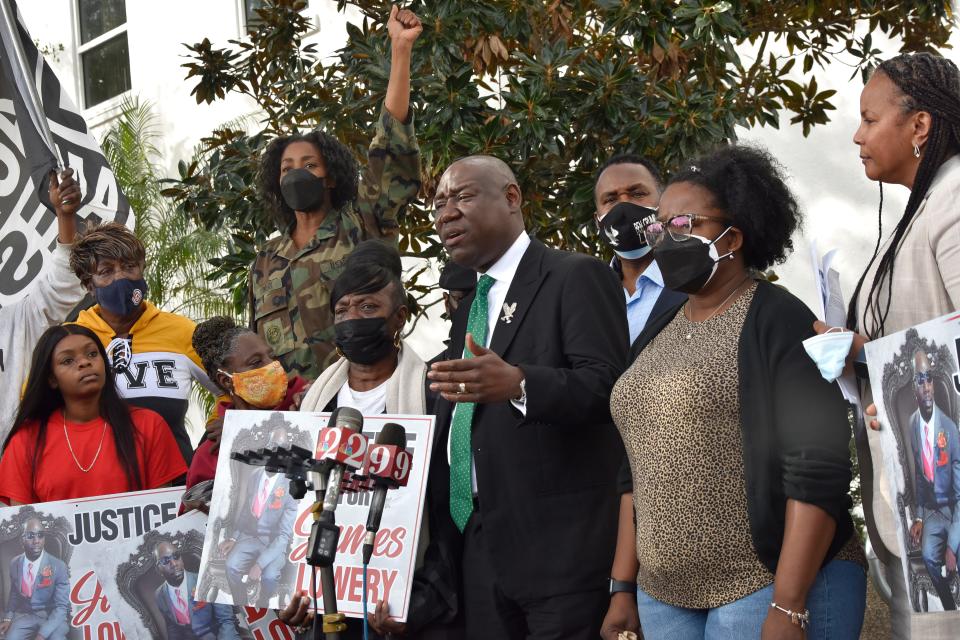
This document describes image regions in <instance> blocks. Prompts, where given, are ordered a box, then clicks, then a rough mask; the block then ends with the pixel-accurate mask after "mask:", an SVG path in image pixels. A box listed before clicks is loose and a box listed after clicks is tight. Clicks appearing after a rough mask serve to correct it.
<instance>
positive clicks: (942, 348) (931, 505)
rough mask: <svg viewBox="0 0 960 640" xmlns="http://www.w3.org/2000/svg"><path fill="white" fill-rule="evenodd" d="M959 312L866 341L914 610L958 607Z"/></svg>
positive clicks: (959, 484) (885, 460)
mask: <svg viewBox="0 0 960 640" xmlns="http://www.w3.org/2000/svg"><path fill="white" fill-rule="evenodd" d="M958 349H960V315H958V314H950V315H947V316H943V317H941V318H937V319H935V320H931V321H929V322H925V323H923V324H921V325H918V326H916V327H913V328H910V329H907V330H906V331H901V332H899V333H895V334H893V335H890V336H886V337H884V338H881V339H878V340H874V341H872V342H869V343H867V346H866V353H867V365H868V368H869V371H870V385H871V387H872V390H873V399H874V402H875V404H876V405H877V412H878V419H879V421H880V423H881V425H882V426H881V429H880V432H879V436H880V443H881V449H882V451H883V465H884V475H885V477H886V484H887V486H886V487H882V488H881V490H885V491H887V492H888V495H889V496H890V498H891V499H890V500H889V502H890V504H892V505H893V510H894V513H893V514H892V515H893V520H894V521H895V522H896V526H897V540H898V543H899V544H898V546H899V556H900V560H901V562H902V563H903V574H904V578H905V580H906V588H907V593H908V594H910V601H911V605H912V607H913V610H914V611H917V612H926V611H943V610H945V609H954V608H956V607H957V606H958V605H960V579H958V577H957V570H956V567H957V561H956V556H957V553H958V551H960V514H958V513H957V509H960V502H958V501H960V434H958V432H957V421H958V409H960V402H958V399H960V374H958V367H957V351H958Z"/></svg>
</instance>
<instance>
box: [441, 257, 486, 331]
mask: <svg viewBox="0 0 960 640" xmlns="http://www.w3.org/2000/svg"><path fill="white" fill-rule="evenodd" d="M437 284H438V285H440V288H441V289H443V314H442V315H441V316H440V317H441V318H443V319H444V320H446V321H447V322H449V321H451V320H452V319H453V314H454V313H456V312H457V309H458V308H460V302H461V301H462V300H463V299H464V298H466V297H467V296H468V295H470V292H471V291H473V289H474V287H476V286H477V272H476V271H474V270H473V269H467V268H466V267H461V266H460V265H458V264H457V263H456V262H453V261H452V260H451V261H448V262H447V264H445V265H443V269H441V270H440V279H439V280H438V281H437Z"/></svg>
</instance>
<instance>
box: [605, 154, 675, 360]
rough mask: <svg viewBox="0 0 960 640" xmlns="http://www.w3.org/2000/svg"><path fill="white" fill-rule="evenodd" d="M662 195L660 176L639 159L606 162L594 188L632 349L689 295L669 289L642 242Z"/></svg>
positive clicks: (630, 157)
mask: <svg viewBox="0 0 960 640" xmlns="http://www.w3.org/2000/svg"><path fill="white" fill-rule="evenodd" d="M660 191H661V184H660V172H659V171H657V168H656V167H655V166H654V165H653V163H652V162H650V161H649V160H647V159H646V158H644V157H643V156H638V155H634V154H621V155H616V156H613V157H612V158H610V159H609V160H607V162H606V164H604V165H603V166H602V167H600V171H598V172H597V178H596V182H595V183H594V187H593V198H594V203H595V205H596V207H597V209H596V212H595V213H594V218H595V219H596V222H597V228H598V229H599V232H600V239H601V240H603V241H604V242H605V243H607V244H608V245H610V248H611V249H613V252H614V254H615V255H614V257H613V260H611V261H610V267H611V268H613V270H614V271H615V272H616V273H617V276H619V278H620V281H621V282H622V283H623V294H624V296H626V300H627V323H628V324H629V326H630V343H631V344H632V343H633V341H634V340H636V339H637V336H639V335H640V332H641V331H642V330H643V328H644V327H645V326H646V325H647V322H648V321H649V320H651V319H652V318H656V317H657V316H658V315H660V314H661V313H663V312H664V311H666V310H667V309H669V308H670V307H673V306H674V305H676V304H678V303H680V302H682V301H683V300H686V295H684V294H682V293H678V292H676V291H671V290H669V289H666V288H664V286H663V276H661V275H660V268H659V267H657V263H656V261H654V259H653V254H652V253H650V246H649V245H648V244H647V241H646V239H645V238H644V237H643V227H644V226H646V225H647V224H648V223H650V222H653V221H654V219H656V217H657V211H656V209H657V205H658V203H659V202H660Z"/></svg>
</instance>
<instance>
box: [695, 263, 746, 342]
mask: <svg viewBox="0 0 960 640" xmlns="http://www.w3.org/2000/svg"><path fill="white" fill-rule="evenodd" d="M749 279H750V276H749V275H748V276H747V277H746V278H744V279H743V280H741V281H740V282H738V283H737V286H735V287H734V288H733V290H732V291H730V293H729V294H727V297H726V298H724V299H723V301H722V302H721V303H720V304H718V305H717V306H716V307H714V308H713V313H711V314H710V315H709V316H707V318H706V319H704V320H701V321H700V322H694V321H693V320H691V319H690V317H689V316H688V317H687V321H688V322H690V324H692V325H698V324H703V323H705V322H709V321H710V320H713V316H715V315H717V312H718V311H720V309H722V308H723V305H725V304H727V301H729V300H730V298H732V297H733V294H735V293H736V292H737V290H738V289H740V287H742V286H743V283H744V282H746V281H747V280H749ZM687 304H689V303H687ZM692 337H693V331H692V330H691V331H689V332H687V340H689V339H690V338H692Z"/></svg>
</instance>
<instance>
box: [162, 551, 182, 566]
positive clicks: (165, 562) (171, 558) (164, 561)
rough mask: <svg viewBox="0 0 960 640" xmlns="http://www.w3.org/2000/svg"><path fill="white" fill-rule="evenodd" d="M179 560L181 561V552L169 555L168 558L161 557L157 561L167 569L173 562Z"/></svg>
mask: <svg viewBox="0 0 960 640" xmlns="http://www.w3.org/2000/svg"><path fill="white" fill-rule="evenodd" d="M179 559H180V552H179V551H174V552H173V553H171V554H170V555H168V556H160V557H159V558H158V559H157V562H158V563H159V564H160V565H161V566H164V567H165V566H167V565H168V564H170V563H171V562H174V561H176V560H179Z"/></svg>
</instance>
